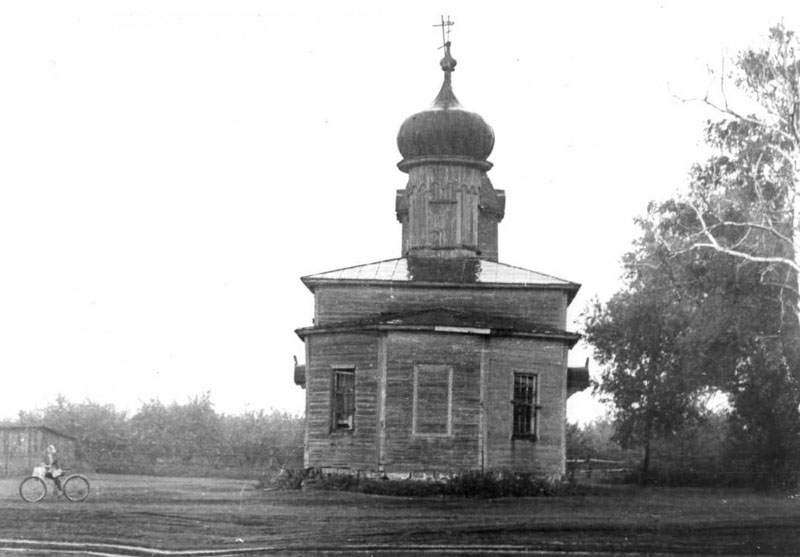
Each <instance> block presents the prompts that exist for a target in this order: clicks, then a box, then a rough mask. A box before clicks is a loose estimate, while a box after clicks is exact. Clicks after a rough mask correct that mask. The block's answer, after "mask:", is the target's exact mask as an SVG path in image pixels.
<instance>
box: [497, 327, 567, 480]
mask: <svg viewBox="0 0 800 557" xmlns="http://www.w3.org/2000/svg"><path fill="white" fill-rule="evenodd" d="M489 346H490V349H489V355H488V358H487V360H488V362H487V367H488V369H487V382H486V399H487V401H486V410H487V427H488V431H487V448H486V450H487V465H488V467H489V468H497V469H510V470H516V471H527V472H534V473H537V474H541V475H557V474H564V473H565V472H566V469H565V466H566V463H565V460H564V459H565V454H566V453H565V446H564V443H565V438H564V428H565V424H566V403H565V401H566V374H567V361H566V349H565V347H564V344H563V343H561V342H553V341H545V340H537V339H514V338H497V337H495V338H492V339H491V342H490V344H489ZM515 372H522V373H535V374H537V376H538V388H539V393H538V401H539V405H540V406H541V408H540V409H539V411H538V420H539V423H538V438H537V439H536V440H535V441H530V440H527V439H512V436H511V433H512V405H511V399H512V398H513V393H514V373H515Z"/></svg>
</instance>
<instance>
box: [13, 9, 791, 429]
mask: <svg viewBox="0 0 800 557" xmlns="http://www.w3.org/2000/svg"><path fill="white" fill-rule="evenodd" d="M796 6H797V3H796V2H783V3H770V2H763V1H762V2H747V3H744V2H740V3H736V2H702V3H700V2H694V3H691V2H669V1H664V2H646V1H636V2H629V3H628V2H624V3H623V2H549V3H545V2H536V3H534V2H493V3H489V2H486V1H482V2H463V1H459V2H449V3H448V2H408V1H406V2H380V3H379V2H307V1H306V2H303V1H297V2H280V3H268V2H246V1H241V2H228V1H222V0H220V1H215V2H201V1H194V0H192V1H185V2H177V1H174V2H170V1H163V0H159V1H155V2H145V1H136V2H95V3H89V2H51V3H42V2H35V1H26V2H15V3H11V2H7V3H3V4H2V5H1V6H0V80H2V81H0V373H2V378H3V383H2V388H0V418H4V417H13V416H15V415H16V414H17V412H18V411H19V410H23V409H32V408H35V407H41V406H44V405H46V404H48V403H50V402H52V401H53V400H54V399H55V396H56V394H57V393H63V394H64V395H65V396H66V397H67V398H69V399H70V400H73V401H76V402H78V401H81V400H84V399H87V398H88V399H90V400H93V401H95V402H101V403H113V404H114V405H115V406H117V408H119V409H124V410H129V411H135V410H136V409H137V408H138V407H139V406H140V405H141V403H142V402H146V401H149V400H151V399H153V398H159V399H160V400H161V401H162V402H165V403H169V402H172V401H177V402H185V401H187V400H188V399H189V398H190V397H192V396H195V395H199V394H202V393H203V392H205V391H210V393H211V399H212V401H213V402H214V403H215V406H216V408H217V410H218V411H220V412H225V413H239V412H241V411H244V410H247V409H254V410H257V409H261V408H265V409H268V408H271V407H274V408H280V409H286V410H289V411H291V412H301V411H302V408H303V400H304V391H302V390H301V389H300V388H299V387H296V386H295V385H294V384H293V381H292V369H293V362H292V356H293V355H297V356H298V357H299V358H300V359H301V360H302V358H303V346H302V343H301V342H300V340H299V339H298V338H297V337H296V336H295V335H294V332H293V331H294V329H296V328H298V327H303V326H307V325H310V324H311V318H312V316H313V297H312V295H311V293H310V292H309V291H308V290H306V288H305V287H304V286H303V285H302V283H301V282H300V280H299V277H300V276H302V275H307V274H312V273H317V272H321V271H327V270H331V269H336V268H340V267H346V266H350V265H356V264H361V263H368V262H372V261H378V260H383V259H390V258H394V257H398V256H399V255H400V253H399V250H400V225H399V223H397V222H396V220H395V215H394V197H395V190H397V189H399V188H402V187H404V186H405V178H406V176H405V174H403V173H401V172H400V171H399V170H398V169H397V167H396V163H397V162H398V161H399V160H400V155H399V153H398V151H397V147H396V143H395V139H396V134H397V130H398V128H399V126H400V124H401V123H402V122H403V120H404V119H405V118H406V117H407V116H409V115H411V114H413V113H415V112H417V111H420V110H422V109H424V108H426V107H428V106H429V105H430V103H431V102H432V100H433V99H434V97H435V96H436V93H437V92H438V90H439V87H440V85H441V80H442V72H441V70H440V68H439V64H438V62H439V59H440V58H441V55H442V52H441V51H440V50H438V47H439V46H440V44H441V34H440V31H439V30H438V29H437V28H434V27H433V24H435V23H437V22H438V20H439V17H440V15H441V14H444V15H445V16H447V15H450V16H451V18H452V19H453V20H454V21H455V23H456V24H455V26H454V27H453V29H452V35H451V40H452V43H453V46H452V53H453V56H454V57H455V58H456V59H457V60H458V67H457V69H456V72H455V73H454V75H453V85H454V90H455V93H456V95H457V96H458V98H459V100H460V101H461V103H462V104H463V105H464V107H465V108H467V109H469V110H472V111H475V112H478V113H480V114H481V115H482V116H483V117H484V118H485V119H486V120H487V122H489V124H490V125H492V127H493V128H494V130H495V135H496V143H495V149H494V152H493V154H492V156H491V157H490V160H491V161H492V162H493V163H494V164H495V167H494V168H493V169H492V170H491V171H490V173H489V176H490V178H491V179H492V182H493V184H494V186H495V187H496V188H499V189H504V190H505V191H506V195H507V200H508V203H507V211H506V217H505V220H504V221H503V222H502V223H501V225H500V260H501V261H503V262H505V263H509V264H512V265H517V266H521V267H526V268H529V269H534V270H537V271H541V272H544V273H548V274H551V275H555V276H558V277H561V278H565V279H568V280H572V281H575V282H579V283H582V284H583V288H582V290H581V292H580V293H579V295H578V296H577V297H576V299H575V301H574V302H573V304H572V306H571V311H570V319H577V318H578V317H579V315H580V313H581V311H582V310H583V308H584V307H585V305H586V304H587V302H588V301H589V300H590V299H591V298H592V297H593V296H596V295H599V296H600V297H603V298H604V297H607V296H609V295H610V294H611V293H613V291H614V290H615V288H616V287H617V285H618V284H617V277H618V275H619V258H620V256H621V255H622V254H623V253H624V252H625V251H626V250H627V249H628V247H629V245H630V242H631V240H632V238H633V237H634V235H635V233H636V230H635V228H634V226H633V224H632V219H633V218H634V217H635V216H636V215H638V214H641V213H642V212H643V211H644V210H645V206H646V203H647V202H648V201H649V200H651V199H660V198H664V197H666V196H668V195H670V194H671V193H672V192H674V191H676V190H678V189H680V188H681V187H683V185H684V184H685V178H686V173H687V171H688V168H689V165H690V164H691V163H692V162H693V161H695V160H699V159H700V158H701V157H702V156H703V149H702V147H701V145H700V144H699V140H700V138H701V133H702V124H703V120H704V119H705V118H708V117H709V116H710V114H709V113H708V112H707V111H705V110H704V109H703V108H702V107H701V106H699V104H697V103H685V102H681V101H679V100H676V96H677V97H694V96H698V95H699V96H702V95H704V94H705V93H706V91H707V90H708V89H709V88H710V87H713V84H712V83H710V81H709V78H708V73H707V67H708V66H712V67H715V68H718V67H719V66H720V63H721V61H722V59H723V58H724V57H726V56H732V55H734V54H735V53H736V52H737V51H738V50H740V49H741V48H742V47H744V46H746V45H748V44H759V42H762V43H763V38H764V36H765V34H766V33H767V30H768V28H769V27H770V26H771V25H772V24H774V23H776V22H778V21H780V20H781V19H783V21H784V22H785V23H786V24H787V25H788V26H790V27H792V26H794V28H797V25H798V10H800V8H798V7H796ZM573 329H578V325H577V323H576V324H574V325H573ZM573 352H574V354H573V357H572V359H573V362H574V363H581V362H582V361H583V358H584V357H585V356H586V355H588V351H587V350H586V349H585V348H578V349H576V350H575V351H573ZM595 409H596V407H595V406H594V405H592V404H591V403H590V401H588V399H587V397H585V396H583V397H577V398H576V397H573V400H572V402H571V404H570V418H571V419H573V420H576V419H585V418H586V417H587V416H591V415H593V412H595V411H596V410H595Z"/></svg>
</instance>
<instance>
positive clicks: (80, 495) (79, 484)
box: [62, 474, 89, 502]
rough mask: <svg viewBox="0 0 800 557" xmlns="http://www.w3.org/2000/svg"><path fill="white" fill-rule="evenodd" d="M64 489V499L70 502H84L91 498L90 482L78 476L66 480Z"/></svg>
mask: <svg viewBox="0 0 800 557" xmlns="http://www.w3.org/2000/svg"><path fill="white" fill-rule="evenodd" d="M62 489H63V493H64V497H66V498H67V499H69V500H70V501H74V502H78V501H83V500H84V499H86V498H87V497H88V496H89V480H87V479H86V478H84V477H83V476H79V475H77V474H76V475H74V476H70V477H69V478H67V479H66V480H64V485H63V486H62Z"/></svg>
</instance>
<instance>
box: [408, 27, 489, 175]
mask: <svg viewBox="0 0 800 557" xmlns="http://www.w3.org/2000/svg"><path fill="white" fill-rule="evenodd" d="M440 64H441V66H442V70H443V71H444V83H442V88H441V90H440V91H439V94H438V95H437V97H436V100H435V101H433V106H431V107H430V108H429V109H427V110H424V111H422V112H419V113H417V114H414V115H413V116H409V117H408V118H407V119H406V121H405V122H403V125H402V126H400V131H399V132H398V134H397V147H398V149H399V150H400V154H401V155H403V160H402V161H401V162H400V163H399V164H398V166H399V167H400V169H401V170H406V169H407V168H408V167H409V166H413V165H414V164H420V163H425V162H443V161H453V162H456V161H458V162H463V163H467V164H477V165H478V166H482V167H485V168H487V169H488V168H489V167H491V164H490V163H488V162H486V159H487V158H488V157H489V155H490V154H491V153H492V148H493V147H494V131H493V130H492V128H491V126H489V124H487V123H486V122H485V121H484V119H483V118H481V116H480V115H479V114H475V113H474V112H469V111H467V110H464V109H463V108H462V107H461V104H459V102H458V99H457V98H456V96H455V94H454V93H453V87H452V83H451V74H452V72H453V71H454V70H455V67H456V61H455V59H454V58H453V57H452V56H450V43H449V42H447V43H445V55H444V58H442V61H441V63H440Z"/></svg>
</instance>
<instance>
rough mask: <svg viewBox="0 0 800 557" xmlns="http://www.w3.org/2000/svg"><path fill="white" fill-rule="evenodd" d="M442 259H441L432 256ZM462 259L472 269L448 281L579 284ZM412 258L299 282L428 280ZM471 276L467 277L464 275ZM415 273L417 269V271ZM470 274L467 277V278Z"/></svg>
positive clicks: (481, 260) (382, 262)
mask: <svg viewBox="0 0 800 557" xmlns="http://www.w3.org/2000/svg"><path fill="white" fill-rule="evenodd" d="M436 261H440V262H444V261H445V260H436ZM463 261H466V264H465V265H464V266H465V267H472V265H469V263H474V266H475V269H459V271H462V273H460V275H459V273H456V274H457V275H459V276H458V277H457V279H456V280H453V281H452V282H458V283H464V282H473V283H479V284H506V285H520V286H523V285H531V286H539V285H542V286H545V285H546V286H556V287H558V286H562V287H565V288H569V289H572V288H574V289H575V290H577V289H578V287H579V285H578V284H576V283H574V282H570V281H567V280H564V279H560V278H557V277H553V276H550V275H546V274H544V273H539V272H537V271H531V270H529V269H523V268H522V267H514V266H512V265H506V264H505V263H497V262H495V261H488V260H485V259H470V260H463ZM459 262H460V261H459V260H456V261H453V262H452V263H451V264H457V263H459ZM414 269H415V262H414V261H411V262H410V261H409V259H408V258H406V257H401V258H398V259H388V260H386V261H377V262H375V263H367V264H366V265H356V266H355V267H346V268H344V269H336V270H334V271H328V272H325V273H318V274H315V275H308V276H305V277H303V279H302V280H303V282H305V283H309V282H316V281H318V280H356V281H392V282H412V281H417V282H429V281H426V280H425V278H421V277H420V276H415V274H414ZM473 271H474V276H471V277H467V276H466V275H473ZM417 274H418V275H419V274H420V273H419V272H417ZM470 278H471V280H470ZM430 282H450V281H448V280H442V279H439V280H430Z"/></svg>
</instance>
